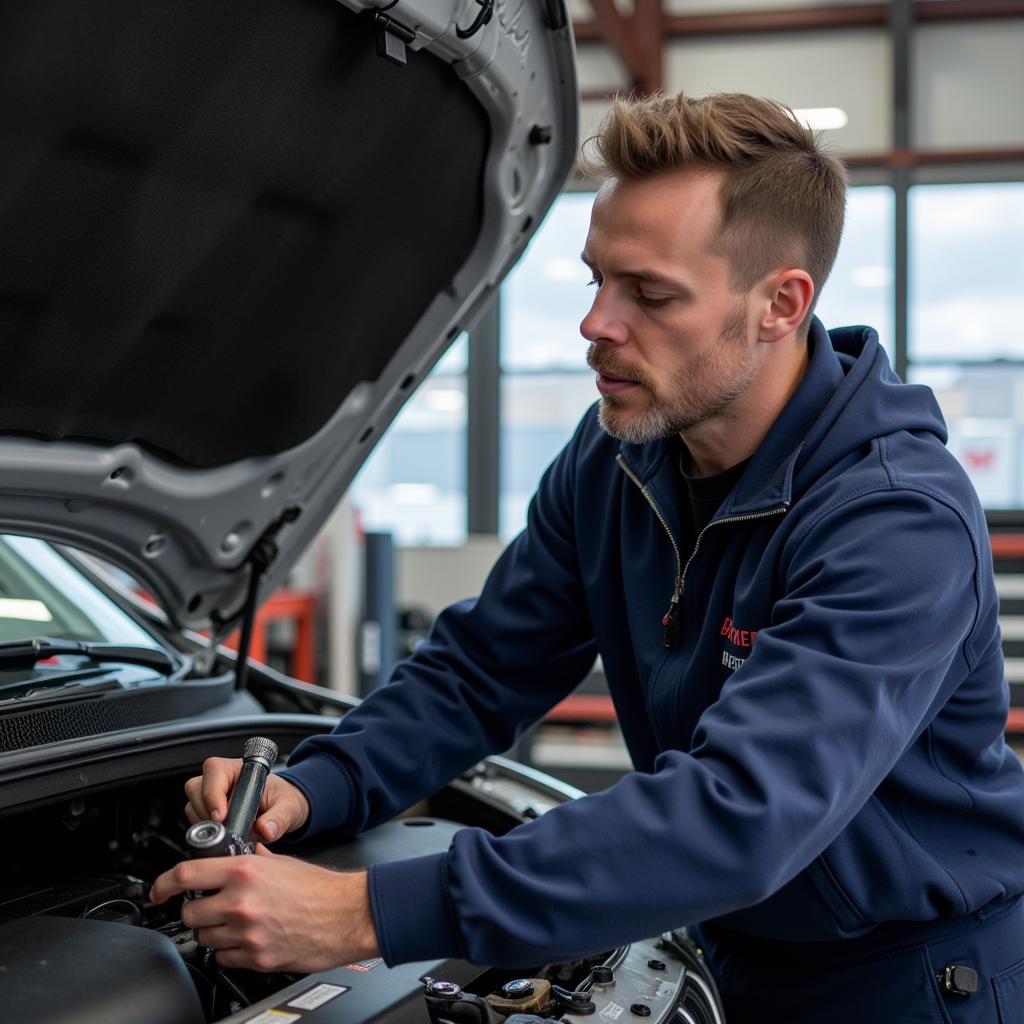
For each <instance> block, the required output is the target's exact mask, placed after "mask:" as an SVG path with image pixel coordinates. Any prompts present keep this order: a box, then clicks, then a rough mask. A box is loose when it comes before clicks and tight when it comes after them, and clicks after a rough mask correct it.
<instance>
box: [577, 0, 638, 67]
mask: <svg viewBox="0 0 1024 1024" xmlns="http://www.w3.org/2000/svg"><path fill="white" fill-rule="evenodd" d="M590 6H591V7H592V8H593V10H594V22H593V23H594V25H595V26H596V27H597V30H598V38H599V39H601V40H603V41H605V42H607V43H608V45H609V46H610V47H611V48H612V49H613V50H614V51H615V52H616V53H617V54H618V55H619V59H620V60H621V61H622V63H623V64H625V65H626V71H627V72H628V73H629V77H630V79H631V80H632V81H633V82H636V83H638V84H639V83H640V82H642V81H643V80H644V75H645V72H646V68H647V63H648V62H647V55H646V54H645V53H644V49H643V47H642V46H641V44H640V41H639V39H638V38H637V35H636V33H635V31H634V28H633V25H632V23H631V22H630V21H629V20H627V19H626V17H625V16H624V15H623V14H622V12H621V11H620V10H619V9H618V7H616V6H615V0H590Z"/></svg>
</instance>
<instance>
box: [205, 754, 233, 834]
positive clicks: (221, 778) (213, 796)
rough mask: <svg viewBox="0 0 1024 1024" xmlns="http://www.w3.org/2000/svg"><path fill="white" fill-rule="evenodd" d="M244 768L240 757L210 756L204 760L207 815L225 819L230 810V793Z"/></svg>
mask: <svg viewBox="0 0 1024 1024" xmlns="http://www.w3.org/2000/svg"><path fill="white" fill-rule="evenodd" d="M241 768H242V762H241V760H239V759H237V758H236V759H228V758H226V757H208V758H207V759H206V760H205V761H204V762H203V779H202V802H203V806H204V807H205V809H206V812H207V817H209V818H212V819H213V820H214V821H223V820H224V817H225V815H226V814H227V811H228V793H230V792H231V787H232V786H233V785H234V784H235V781H236V780H237V779H238V776H239V773H240V771H241Z"/></svg>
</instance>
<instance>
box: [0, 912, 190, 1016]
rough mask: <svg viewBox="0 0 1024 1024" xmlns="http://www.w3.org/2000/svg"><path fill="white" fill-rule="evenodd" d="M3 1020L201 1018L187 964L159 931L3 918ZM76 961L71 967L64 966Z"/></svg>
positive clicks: (0, 936) (0, 942)
mask: <svg viewBox="0 0 1024 1024" xmlns="http://www.w3.org/2000/svg"><path fill="white" fill-rule="evenodd" d="M0 963H2V964H3V965H4V985H3V992H4V1009H3V1015H4V1019H5V1020H16V1021H18V1022H19V1024H52V1022H53V1021H61V1024H86V1022H88V1021H98V1020H101V1021H103V1022H104V1024H138V1021H139V1020H141V1019H143V1018H145V1020H146V1024H204V1022H205V1020H206V1018H205V1016H204V1014H203V1010H202V1007H201V1006H200V1003H199V997H198V996H197V995H196V990H195V986H194V985H193V984H192V980H191V978H190V977H189V972H188V969H187V968H186V967H185V965H184V963H182V960H181V957H180V956H178V953H177V951H176V950H175V948H174V943H173V942H171V940H170V939H168V938H167V936H166V935H161V934H160V933H159V932H154V931H147V930H146V929H144V928H135V927H133V926H131V925H125V924H113V923H111V922H109V921H93V920H80V919H74V918H60V917H29V918H24V919H22V920H20V921H9V922H8V923H7V924H4V925H0ZM68 964H74V970H73V971H71V970H68V968H67V965H68Z"/></svg>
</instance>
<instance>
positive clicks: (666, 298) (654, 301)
mask: <svg viewBox="0 0 1024 1024" xmlns="http://www.w3.org/2000/svg"><path fill="white" fill-rule="evenodd" d="M671 299H672V296H670V295H663V296H658V295H645V294H644V293H643V292H637V293H636V300H637V302H639V303H640V305H641V306H664V305H665V303H666V302H670V301H671Z"/></svg>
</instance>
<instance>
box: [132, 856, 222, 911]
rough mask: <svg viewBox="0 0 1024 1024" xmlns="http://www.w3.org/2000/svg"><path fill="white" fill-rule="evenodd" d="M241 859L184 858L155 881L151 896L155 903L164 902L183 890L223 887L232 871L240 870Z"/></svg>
mask: <svg viewBox="0 0 1024 1024" xmlns="http://www.w3.org/2000/svg"><path fill="white" fill-rule="evenodd" d="M239 859H241V858H237V857H206V858H203V859H202V860H183V861H182V862H181V863H180V864H176V865H175V866H174V867H173V868H171V870H170V871H165V872H164V873H163V874H162V875H161V876H160V877H159V878H158V879H157V880H156V881H155V882H154V883H153V888H152V889H150V891H149V898H150V900H151V901H152V902H153V903H164V902H166V901H167V900H169V899H170V898H171V897H172V896H177V895H178V894H179V893H182V892H192V891H193V890H196V889H198V890H206V889H223V888H224V886H225V884H226V883H227V881H228V879H229V878H230V877H231V875H232V873H233V872H236V871H238V870H239V865H238V863H237V861H238V860H239Z"/></svg>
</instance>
